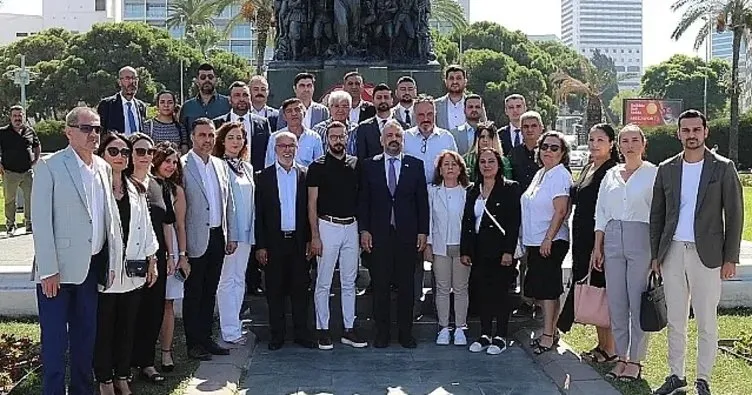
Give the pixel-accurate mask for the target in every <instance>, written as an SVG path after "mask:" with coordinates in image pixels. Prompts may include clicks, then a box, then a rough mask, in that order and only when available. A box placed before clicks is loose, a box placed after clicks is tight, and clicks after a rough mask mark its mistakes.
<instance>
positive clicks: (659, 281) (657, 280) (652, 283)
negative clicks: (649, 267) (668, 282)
mask: <svg viewBox="0 0 752 395" xmlns="http://www.w3.org/2000/svg"><path fill="white" fill-rule="evenodd" d="M661 285H663V276H661V275H660V274H657V273H656V272H653V271H651V272H650V277H649V278H648V291H652V290H654V289H656V288H657V287H660V286H661Z"/></svg>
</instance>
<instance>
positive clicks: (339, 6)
mask: <svg viewBox="0 0 752 395" xmlns="http://www.w3.org/2000/svg"><path fill="white" fill-rule="evenodd" d="M334 24H335V26H336V28H337V29H336V30H337V42H338V43H339V53H340V54H342V55H345V54H349V53H352V52H353V50H354V48H352V46H351V45H350V43H351V42H352V41H359V38H360V0H334Z"/></svg>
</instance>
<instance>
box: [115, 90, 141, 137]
mask: <svg viewBox="0 0 752 395" xmlns="http://www.w3.org/2000/svg"><path fill="white" fill-rule="evenodd" d="M120 99H121V100H122V102H123V121H124V124H125V125H124V129H123V132H124V133H123V134H125V135H126V136H130V135H132V134H134V133H138V131H139V130H141V128H140V125H139V124H138V122H139V119H138V107H136V101H135V100H133V99H131V100H125V97H123V96H120ZM128 103H130V104H131V105H130V108H129V107H128ZM128 111H130V112H131V113H132V114H133V119H134V120H135V121H136V130H131V124H130V123H129V122H128Z"/></svg>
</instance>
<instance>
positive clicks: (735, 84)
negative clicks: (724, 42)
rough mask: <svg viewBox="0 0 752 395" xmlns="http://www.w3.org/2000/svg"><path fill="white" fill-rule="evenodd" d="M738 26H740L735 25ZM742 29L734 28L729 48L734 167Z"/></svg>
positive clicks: (737, 148) (737, 134) (736, 156)
mask: <svg viewBox="0 0 752 395" xmlns="http://www.w3.org/2000/svg"><path fill="white" fill-rule="evenodd" d="M735 25H737V26H738V25H740V24H735ZM742 35H744V27H743V26H739V27H735V28H734V43H733V46H732V47H731V48H732V50H733V56H732V58H731V128H730V129H729V152H728V155H729V159H731V160H732V161H733V162H734V164H735V165H738V163H739V51H740V49H741V43H742Z"/></svg>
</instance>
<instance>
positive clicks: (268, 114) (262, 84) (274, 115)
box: [249, 75, 279, 132]
mask: <svg viewBox="0 0 752 395" xmlns="http://www.w3.org/2000/svg"><path fill="white" fill-rule="evenodd" d="M249 85H250V87H251V105H252V108H251V112H253V113H254V114H256V115H258V116H260V117H264V118H266V120H267V121H269V129H270V130H271V131H272V132H276V131H277V119H279V111H277V109H275V108H272V107H270V106H269V105H267V104H266V103H267V100H268V98H269V83H268V82H267V81H266V78H265V77H264V76H263V75H254V76H253V77H251V81H250V82H249Z"/></svg>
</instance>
